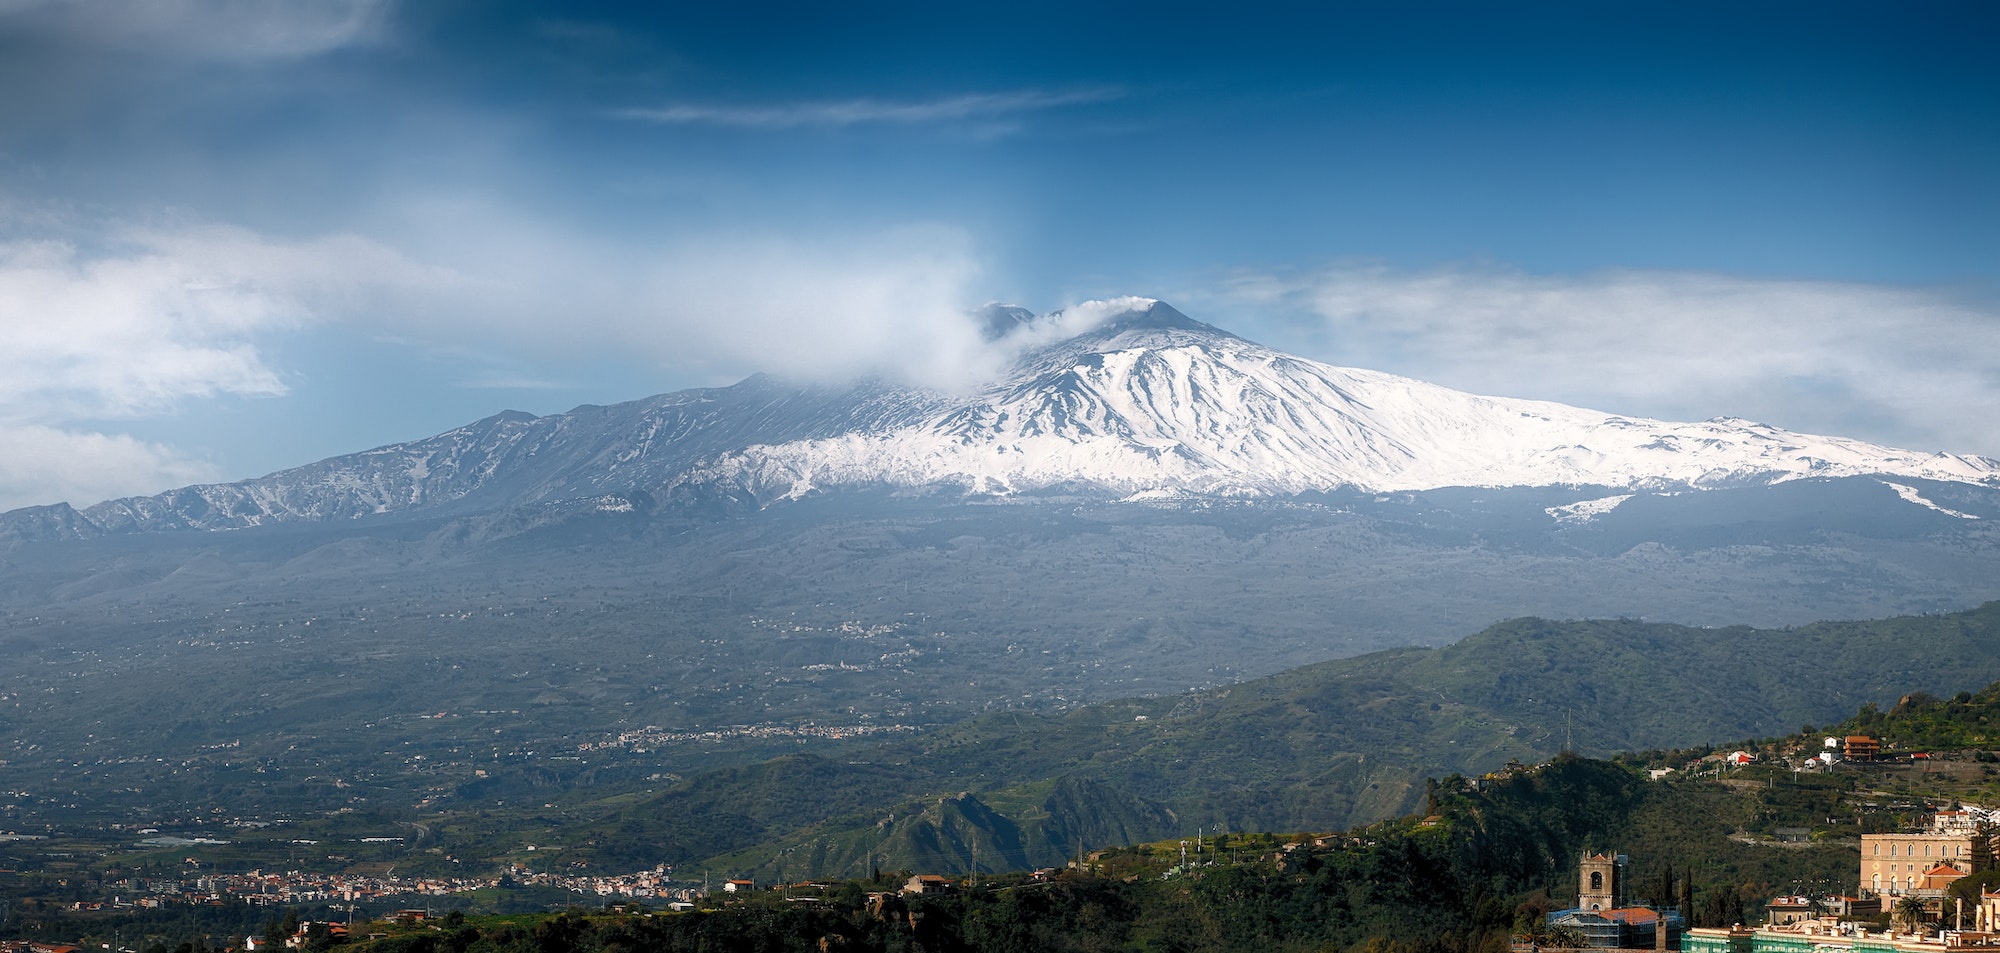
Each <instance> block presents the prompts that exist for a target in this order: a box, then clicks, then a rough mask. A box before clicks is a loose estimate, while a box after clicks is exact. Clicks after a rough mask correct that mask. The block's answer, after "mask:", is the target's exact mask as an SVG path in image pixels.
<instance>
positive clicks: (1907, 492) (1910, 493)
mask: <svg viewBox="0 0 2000 953" xmlns="http://www.w3.org/2000/svg"><path fill="white" fill-rule="evenodd" d="M1882 485H1883V486H1886V487H1888V488H1889V489H1892V490H1895V491H1896V495H1897V496H1900V497H1902V498H1903V499H1904V501H1906V502H1909V503H1915V504H1917V505H1918V506H1927V507H1930V508H1931V509H1934V510H1936V511H1938V512H1940V513H1943V514H1944V515H1946V516H1956V517H1958V518H1959V519H1962V520H1976V519H1978V518H1979V517H1977V516H1974V515H1972V514H1971V513H1960V512H1959V511H1957V510H1952V509H1946V508H1944V507H1942V506H1939V505H1937V504H1936V503H1932V502H1931V501H1929V500H1926V499H1924V496H1923V494H1921V493H1918V492H1917V488H1916V487H1913V486H1904V485H1903V484H1901V483H1890V482H1889V481H1887V480H1883V481H1882Z"/></svg>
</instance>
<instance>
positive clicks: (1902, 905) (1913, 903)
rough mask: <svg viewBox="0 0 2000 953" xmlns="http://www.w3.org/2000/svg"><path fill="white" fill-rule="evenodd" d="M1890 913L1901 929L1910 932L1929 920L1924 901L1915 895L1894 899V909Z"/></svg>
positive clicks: (1915, 930) (1913, 931)
mask: <svg viewBox="0 0 2000 953" xmlns="http://www.w3.org/2000/svg"><path fill="white" fill-rule="evenodd" d="M1892 915H1893V916H1894V917H1895V918H1896V922H1897V923H1898V924H1901V925H1902V927H1903V929H1905V930H1908V931H1910V932H1911V933H1915V932H1917V929H1918V928H1919V927H1921V926H1923V925H1924V924H1925V923H1928V922H1929V921H1930V913H1929V912H1928V911H1926V910H1925V909H1924V902H1923V901H1922V900H1920V899H1918V898H1916V897H1915V896H1905V897H1904V898H1903V899H1901V900H1898V901H1896V909H1895V911H1894V912H1893V914H1892Z"/></svg>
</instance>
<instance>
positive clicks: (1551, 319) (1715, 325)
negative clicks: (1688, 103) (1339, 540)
mask: <svg viewBox="0 0 2000 953" xmlns="http://www.w3.org/2000/svg"><path fill="white" fill-rule="evenodd" d="M1213 299H1214V301H1215V303H1216V305H1217V306H1218V307H1222V308H1225V309H1227V310H1231V311H1245V310H1249V311H1259V312H1267V313H1268V312H1280V313H1288V314H1291V315H1293V316H1295V317H1304V318H1306V319H1308V323H1307V325H1306V326H1307V327H1308V328H1309V329H1310V332H1309V333H1310V335H1311V336H1313V337H1315V338H1317V340H1318V347H1317V350H1318V351H1319V352H1320V353H1319V355H1318V356H1320V357H1322V358H1324V359H1327V360H1331V361H1333V362H1335V363H1341V364H1349V365H1356V366H1364V367H1372V368H1377V369H1381V370H1388V371H1393V372H1395V373H1401V374H1406V375H1409V376H1412V377H1419V378H1423V379H1426V380H1431V381H1435V382H1437V383H1441V384H1445V385H1447V386H1451V387H1456V388H1460V389H1463V390H1469V391H1474V392H1478V393H1489V394H1496V395H1505V396H1520V397H1533V398H1540V399H1545V400H1555V401H1560V402H1563V403H1568V404H1575V405H1578V406H1584V407H1591V408H1594V409H1600V410H1605V411H1610V412H1616V413H1628V414H1641V415H1645V416H1652V417H1658V418H1663V419H1675V420H1699V419H1706V418H1709V417H1716V416H1740V417H1749V418H1752V419H1757V420H1761V421H1764V422H1767V423H1772V424H1775V425H1778V426H1783V427H1787V428H1789V429H1793V430H1799V431H1806V432H1819V433H1829V434H1838V435H1843V436H1853V437H1860V438H1863V439H1868V440H1874V441H1877V442H1883V443H1889V444H1891V445H1901V446H1905V447H1908V448H1910V449H1917V450H1949V451H1953V452H1970V453H1979V454H1982V455H1988V456H1993V455H2000V413H1995V411H1996V407H1995V403H1994V402H1995V395H1996V389H2000V308H1995V307H1993V306H1992V305H1990V304H1983V305H1982V304H1979V303H1975V302H1970V301H1965V300H1960V299H1958V298H1955V297H1953V296H1951V295H1948V294H1945V293H1942V292H1939V291H1936V290H1929V289H1916V288H1898V287H1891V286H1882V285H1865V284H1851V283H1842V282H1831V281H1796V280H1779V279H1761V278H1745V277H1737V276H1730V275H1720V274H1709V273H1700V272H1676V271H1637V270H1615V271H1603V272H1597V273H1592V274H1585V275H1533V274H1528V273H1525V272H1521V271H1516V270H1510V269H1505V268H1498V267H1469V266H1461V267H1447V268H1437V269H1431V270H1399V269H1394V268H1389V267H1386V266H1381V265H1367V264H1343V265H1337V266H1333V267H1329V268H1325V269H1323V270H1320V271H1317V272H1310V273H1304V274H1290V275H1275V274H1248V275H1240V276H1237V277H1236V278H1235V280H1233V281H1232V282H1230V283H1229V284H1228V285H1227V286H1226V287H1225V288H1224V289H1222V290H1221V291H1219V292H1217V293H1216V294H1215V295H1214V296H1213Z"/></svg>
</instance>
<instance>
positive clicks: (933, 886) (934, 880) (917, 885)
mask: <svg viewBox="0 0 2000 953" xmlns="http://www.w3.org/2000/svg"><path fill="white" fill-rule="evenodd" d="M952 887H956V885H954V883H952V881H948V879H944V877H938V875H936V873H918V875H916V877H910V883H904V885H902V893H916V895H926V893H950V889H952Z"/></svg>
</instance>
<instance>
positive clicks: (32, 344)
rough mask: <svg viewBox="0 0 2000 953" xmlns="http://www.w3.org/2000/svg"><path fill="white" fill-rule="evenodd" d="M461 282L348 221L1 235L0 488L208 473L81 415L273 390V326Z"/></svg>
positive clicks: (332, 316)
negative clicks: (333, 225) (349, 230)
mask: <svg viewBox="0 0 2000 953" xmlns="http://www.w3.org/2000/svg"><path fill="white" fill-rule="evenodd" d="M49 221H50V220H48V219H46V218H44V219H39V220H37V224H40V225H46V224H48V223H49ZM70 224H72V225H73V223H70ZM71 230H74V229H71ZM461 284H462V282H458V281H457V280H456V279H455V278H454V276H452V275H450V274H449V273H446V272H442V271H440V270H438V269H433V268H426V267H423V266H420V265H417V264H415V263H413V262H410V261H409V260H407V259H405V258H403V257H402V256H400V255H398V254H397V253H395V252H393V251H391V250H389V249H388V248H386V247H384V246H381V245H379V244H376V243H373V242H370V241H368V240H366V239H362V238H358V237H355V236H348V235H336V236H328V237H322V238H316V239H311V240H305V241H286V240H279V239H273V238H269V237H265V236H260V235H257V234H254V233H251V232H248V231H245V230H242V229H237V228H229V227H223V226H215V225H205V224H173V225H150V226H141V227H134V226H113V227H106V228H102V229H100V230H99V231H98V233H97V234H95V235H93V236H90V237H89V238H88V240H87V241H84V242H79V241H74V240H68V241H65V240H51V239H46V238H20V237H16V238H13V239H12V240H4V241H0V458H4V459H5V460H6V461H7V462H6V463H4V464H0V500H5V501H7V502H6V504H5V505H9V506H11V505H23V504H25V503H48V502H53V501H55V500H58V499H67V500H72V501H76V502H81V503H89V502H95V501H96V500H99V499H103V498H105V496H107V495H115V494H129V493H140V492H156V491H158V490H161V489H164V488H167V487H169V486H173V485H176V484H178V483H185V482H188V481H189V480H194V479H208V478H211V477H213V476H214V473H213V470H212V468H211V467H209V466H208V465H206V464H202V463H196V462H192V461H190V460H189V459H187V458H186V457H185V456H184V455H183V454H181V453H180V452H178V451H176V450H174V449H173V448H170V447H165V446H161V445H158V444H152V443H146V442H143V441H139V440H135V439H133V438H131V437H128V436H123V435H117V434H104V433H95V432H90V431H89V430H87V429H79V422H80V421H88V420H99V421H101V420H105V419H116V418H139V417H146V416H154V415H161V414H170V413H175V412H177V411H179V410H181V409H182V408H183V407H184V406H185V405H186V404H187V402H188V401H191V400H200V399H206V398H217V397H235V398H245V397H274V396H279V395H282V394H284V393H285V392H286V389H287V388H286V384H285V380H284V377H285V375H284V371H283V369H281V368H277V367H273V366H271V364H270V363H269V362H268V361H267V360H266V358H265V356H264V351H263V349H262V348H261V346H260V345H261V344H262V343H263V342H265V341H267V340H268V339H269V338H270V336H272V335H274V334H283V333H288V332H291V331H293V330H295V329H297V328H300V327H302V326H304V325H306V324H309V323H312V322H318V321H325V320H336V319H342V320H352V319H354V318H355V317H356V316H359V315H364V314H370V313H374V312H379V311H382V310H388V309H399V310H406V309H408V308H409V307H410V306H411V305H412V304H413V303H418V302H422V301H424V300H427V298H428V297H429V296H432V295H434V294H435V289H439V288H444V289H450V288H452V287H455V286H458V285H461Z"/></svg>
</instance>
